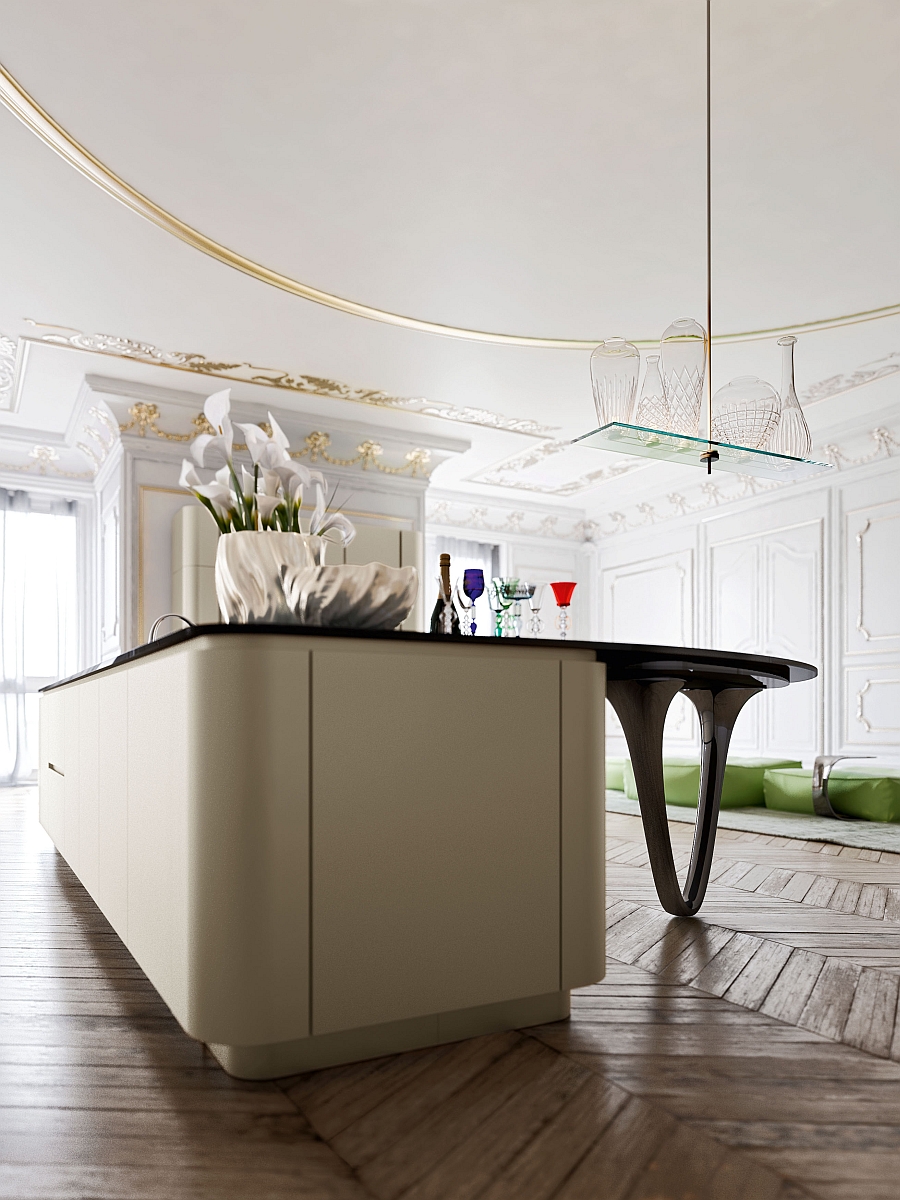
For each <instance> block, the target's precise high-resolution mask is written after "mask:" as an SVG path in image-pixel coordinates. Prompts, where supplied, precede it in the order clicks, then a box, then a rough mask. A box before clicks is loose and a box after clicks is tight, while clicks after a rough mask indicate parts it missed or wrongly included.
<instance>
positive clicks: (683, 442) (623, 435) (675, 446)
mask: <svg viewBox="0 0 900 1200" xmlns="http://www.w3.org/2000/svg"><path fill="white" fill-rule="evenodd" d="M572 445H573V446H592V447H594V448H595V449H597V450H612V451H615V450H619V451H622V452H624V453H625V454H637V455H639V456H641V457H642V458H655V459H658V460H660V461H662V462H677V463H684V464H685V465H689V466H694V467H702V468H703V469H704V470H709V468H710V467H712V470H713V471H728V472H730V473H731V474H733V475H755V476H758V477H760V478H762V479H779V480H783V481H784V482H787V481H788V480H791V479H806V478H808V477H809V476H811V475H816V474H818V472H819V471H828V470H830V469H831V467H832V464H831V463H823V462H815V461H814V460H813V459H811V458H791V457H790V455H788V454H774V453H773V452H772V451H771V450H752V449H751V448H750V447H749V446H732V445H730V444H729V443H728V442H716V441H712V442H710V441H707V439H706V438H700V437H689V436H688V435H687V434H683V433H671V432H667V431H666V430H664V429H649V428H646V427H645V426H643V425H625V424H624V423H622V422H621V421H611V422H610V423H609V424H608V425H601V427H600V428H599V429H592V430H591V432H590V433H584V434H582V435H581V437H577V438H575V439H574V441H573V442H572ZM710 449H712V450H713V451H714V452H716V453H715V454H713V455H710V454H709V451H710ZM701 455H702V456H703V457H702V458H701ZM709 459H711V460H712V461H711V462H708V460H709Z"/></svg>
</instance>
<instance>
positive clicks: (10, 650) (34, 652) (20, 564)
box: [0, 490, 79, 785]
mask: <svg viewBox="0 0 900 1200" xmlns="http://www.w3.org/2000/svg"><path fill="white" fill-rule="evenodd" d="M75 507H76V506H75V503H74V502H69V501H66V500H62V501H58V500H54V501H47V500H45V501H43V503H42V502H41V501H40V500H39V499H38V498H36V497H31V496H30V495H29V494H28V493H27V492H7V491H4V490H0V785H10V784H17V783H27V782H31V781H34V780H36V779H37V767H38V695H37V693H38V691H39V689H40V688H42V687H44V686H46V685H47V684H48V683H52V682H53V681H54V680H55V679H60V678H63V677H65V676H66V675H71V674H72V673H73V672H75V671H76V670H77V669H78V662H79V656H78V613H77V603H76V586H77V567H76V563H77V558H76V518H75Z"/></svg>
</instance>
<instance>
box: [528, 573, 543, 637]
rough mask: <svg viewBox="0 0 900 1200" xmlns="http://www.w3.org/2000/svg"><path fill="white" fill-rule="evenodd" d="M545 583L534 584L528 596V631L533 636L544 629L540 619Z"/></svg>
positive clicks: (538, 635) (537, 635)
mask: <svg viewBox="0 0 900 1200" xmlns="http://www.w3.org/2000/svg"><path fill="white" fill-rule="evenodd" d="M546 586H547V585H546V584H545V583H538V584H535V588H534V591H533V592H532V593H531V595H530V596H529V597H528V607H529V608H530V609H531V620H530V621H529V623H528V632H529V633H530V634H531V636H532V637H533V638H536V637H540V636H541V634H542V633H543V631H544V622H543V621H542V619H541V605H542V604H543V603H544V589H545V588H546Z"/></svg>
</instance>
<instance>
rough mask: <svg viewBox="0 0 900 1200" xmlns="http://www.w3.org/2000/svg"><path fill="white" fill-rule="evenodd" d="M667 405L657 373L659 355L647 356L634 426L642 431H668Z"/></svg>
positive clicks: (658, 373)
mask: <svg viewBox="0 0 900 1200" xmlns="http://www.w3.org/2000/svg"><path fill="white" fill-rule="evenodd" d="M669 420H670V418H669V404H668V401H667V400H666V393H665V388H664V387H663V380H662V375H661V374H660V371H659V355H658V354H650V355H648V356H647V370H646V371H645V372H644V383H643V386H642V387H641V395H640V399H639V400H638V404H637V409H636V411H635V414H634V423H635V425H642V426H643V427H644V429H662V430H666V429H669Z"/></svg>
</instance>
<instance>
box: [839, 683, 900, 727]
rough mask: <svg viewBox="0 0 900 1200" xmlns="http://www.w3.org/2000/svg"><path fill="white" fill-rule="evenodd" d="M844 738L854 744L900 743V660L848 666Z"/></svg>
mask: <svg viewBox="0 0 900 1200" xmlns="http://www.w3.org/2000/svg"><path fill="white" fill-rule="evenodd" d="M844 679H845V724H846V727H845V730H844V739H845V741H846V742H847V744H848V747H851V746H870V747H871V746H874V747H876V748H879V747H882V746H900V664H891V665H890V666H883V667H878V666H871V665H869V666H864V667H847V668H846V669H845V671H844Z"/></svg>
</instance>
